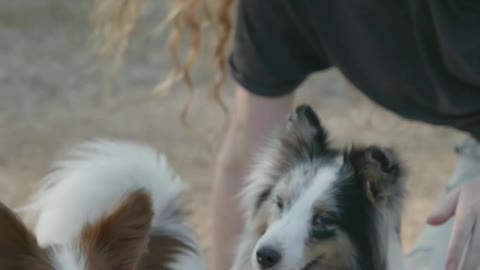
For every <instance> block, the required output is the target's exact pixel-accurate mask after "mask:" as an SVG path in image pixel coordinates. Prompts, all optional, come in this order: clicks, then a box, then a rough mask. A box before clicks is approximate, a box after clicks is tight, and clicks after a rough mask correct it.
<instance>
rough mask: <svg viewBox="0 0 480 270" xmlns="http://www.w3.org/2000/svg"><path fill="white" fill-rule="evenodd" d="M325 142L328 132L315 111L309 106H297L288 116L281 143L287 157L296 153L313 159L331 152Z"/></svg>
mask: <svg viewBox="0 0 480 270" xmlns="http://www.w3.org/2000/svg"><path fill="white" fill-rule="evenodd" d="M327 140H328V132H327V130H326V129H325V128H324V127H323V126H322V124H321V122H320V119H319V118H318V116H317V114H316V113H315V111H314V110H313V109H312V108H311V107H310V106H309V105H299V106H297V107H296V108H295V110H294V111H293V112H291V113H290V115H289V118H288V122H287V125H286V132H285V133H284V136H283V137H282V138H281V143H282V146H283V150H284V151H285V152H288V153H289V155H292V154H293V156H295V153H297V152H298V153H303V154H308V155H309V156H311V157H313V156H317V155H324V154H326V153H330V152H333V150H330V149H329V148H328V141H327Z"/></svg>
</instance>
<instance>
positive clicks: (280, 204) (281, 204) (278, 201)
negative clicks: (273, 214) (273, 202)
mask: <svg viewBox="0 0 480 270" xmlns="http://www.w3.org/2000/svg"><path fill="white" fill-rule="evenodd" d="M277 207H278V209H280V210H282V209H283V200H282V199H281V198H279V197H277Z"/></svg>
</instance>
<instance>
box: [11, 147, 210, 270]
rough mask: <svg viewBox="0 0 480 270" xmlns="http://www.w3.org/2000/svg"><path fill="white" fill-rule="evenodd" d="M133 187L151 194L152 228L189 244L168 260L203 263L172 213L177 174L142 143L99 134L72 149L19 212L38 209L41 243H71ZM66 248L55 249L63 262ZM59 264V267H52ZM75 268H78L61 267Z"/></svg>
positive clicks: (181, 269)
mask: <svg viewBox="0 0 480 270" xmlns="http://www.w3.org/2000/svg"><path fill="white" fill-rule="evenodd" d="M139 189H142V190H144V191H145V192H147V193H149V194H150V195H151V198H152V201H153V208H154V209H153V210H154V219H153V223H152V227H153V228H152V230H153V231H154V232H155V231H156V232H161V233H168V234H170V235H172V236H174V237H176V238H178V239H179V240H181V241H183V242H185V243H186V244H188V245H189V246H191V247H192V248H193V249H194V250H195V251H196V253H195V252H191V251H189V250H186V251H185V252H184V253H183V254H180V255H179V256H178V258H176V260H174V261H173V262H172V264H174V265H176V266H178V268H174V269H175V270H187V269H192V267H190V266H192V265H194V266H195V268H196V269H200V270H203V269H205V268H206V266H205V262H204V260H203V258H202V256H201V252H200V249H199V247H198V246H197V241H196V237H195V234H194V233H193V232H192V231H191V230H190V229H189V228H188V227H187V226H185V225H184V224H183V221H182V220H180V219H179V218H177V217H176V215H175V212H176V210H177V209H178V207H179V206H178V204H177V199H178V196H179V195H180V193H181V191H182V183H181V181H180V178H179V177H178V176H177V175H176V174H175V173H174V171H173V170H172V168H171V167H170V166H169V164H168V161H167V158H166V157H165V156H164V155H162V154H160V153H158V152H156V151H155V150H154V149H151V148H149V147H147V146H143V145H140V144H135V143H130V142H117V141H106V140H99V141H94V142H89V143H86V144H83V145H81V146H80V147H78V148H76V149H74V151H72V152H71V154H70V155H68V156H67V158H65V159H64V160H63V161H61V162H59V163H58V164H57V166H56V169H55V170H54V171H53V172H52V173H50V174H49V175H48V176H47V177H46V178H45V179H44V181H43V188H42V189H41V190H40V191H39V192H38V193H37V194H36V196H35V197H34V200H33V201H32V202H31V204H29V205H27V206H25V207H23V208H21V209H19V211H20V212H26V213H27V214H30V215H32V214H35V215H38V220H37V223H36V226H35V234H36V236H37V238H38V242H39V244H40V245H41V246H42V247H46V246H49V245H55V244H57V245H65V244H68V243H71V242H72V241H74V240H75V238H76V237H77V236H78V235H79V234H80V232H81V230H82V228H83V227H84V225H85V224H87V223H91V222H94V221H95V220H97V219H98V218H100V217H101V216H103V215H105V214H107V213H109V212H111V211H112V210H113V209H114V208H115V207H116V206H117V205H118V204H119V203H120V202H121V200H122V199H124V197H125V196H126V195H127V194H129V193H131V192H135V191H137V190H139ZM68 254H69V253H68V252H67V253H65V252H64V253H59V255H60V257H59V258H57V260H58V261H59V262H61V263H62V265H68V263H69V262H70V261H69V258H70V257H68ZM58 269H64V268H58ZM65 269H80V268H65Z"/></svg>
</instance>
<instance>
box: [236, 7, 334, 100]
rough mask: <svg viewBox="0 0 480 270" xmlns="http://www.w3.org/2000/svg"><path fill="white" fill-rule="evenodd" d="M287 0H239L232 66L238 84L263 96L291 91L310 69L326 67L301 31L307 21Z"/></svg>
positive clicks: (284, 93)
mask: <svg viewBox="0 0 480 270" xmlns="http://www.w3.org/2000/svg"><path fill="white" fill-rule="evenodd" d="M284 2H286V1H284V0H240V1H239V3H238V10H237V11H238V13H237V22H236V26H235V27H236V28H235V35H234V44H233V52H232V53H231V55H230V57H229V65H230V70H231V72H232V76H233V78H234V80H235V81H236V82H237V83H238V84H240V85H241V86H242V87H244V88H245V89H247V90H248V91H250V92H252V93H254V94H257V95H260V96H269V97H276V96H282V95H286V94H289V93H291V92H293V91H294V90H295V89H296V88H297V87H298V86H299V85H300V84H301V83H302V82H303V81H304V80H305V78H306V77H307V76H308V75H309V74H310V73H311V72H313V71H316V70H320V69H323V68H326V67H327V64H326V63H325V61H323V60H322V59H321V57H319V54H318V52H317V51H316V48H314V47H315V46H314V44H312V42H311V40H310V41H308V40H307V39H306V38H305V36H306V35H305V32H304V31H301V30H306V29H300V27H302V24H304V25H305V24H306V23H305V22H302V21H301V20H299V19H298V18H299V17H297V16H294V15H293V13H294V10H292V7H291V6H288V5H287V4H286V3H284ZM296 18H297V19H296ZM305 20H307V18H305ZM318 49H320V48H318Z"/></svg>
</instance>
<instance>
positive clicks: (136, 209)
mask: <svg viewBox="0 0 480 270" xmlns="http://www.w3.org/2000/svg"><path fill="white" fill-rule="evenodd" d="M152 217H153V209H152V203H151V199H150V196H149V195H148V194H146V193H145V192H142V191H138V192H135V193H132V194H131V195H130V196H128V197H127V198H126V199H125V200H124V201H123V202H122V203H121V204H120V206H119V207H118V208H117V209H116V210H115V211H114V212H113V213H112V214H110V215H108V216H106V217H104V218H103V219H101V220H100V221H98V222H96V223H94V224H91V225H88V226H86V227H85V229H84V231H83V232H82V234H81V238H80V239H81V246H82V248H83V249H84V251H85V254H86V256H87V258H88V261H89V263H90V269H91V270H132V269H137V265H138V263H139V261H140V259H141V257H142V255H143V254H144V252H145V251H146V248H147V244H148V235H149V232H150V227H151V221H152Z"/></svg>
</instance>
